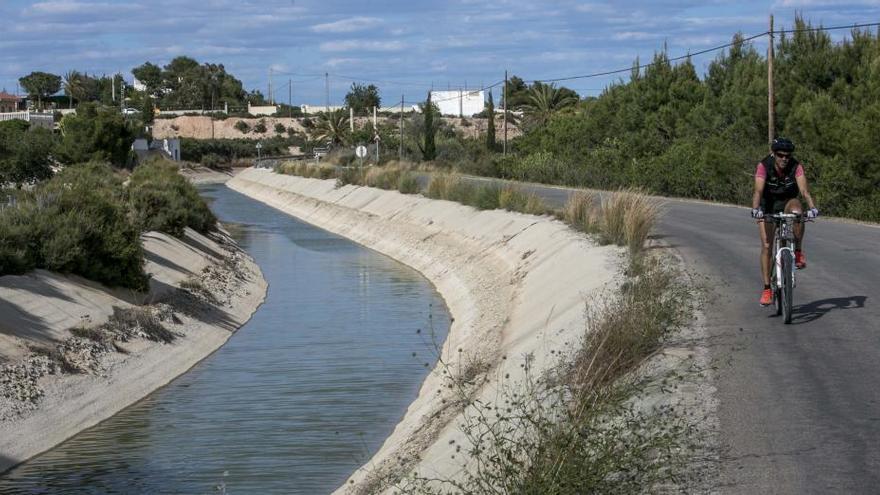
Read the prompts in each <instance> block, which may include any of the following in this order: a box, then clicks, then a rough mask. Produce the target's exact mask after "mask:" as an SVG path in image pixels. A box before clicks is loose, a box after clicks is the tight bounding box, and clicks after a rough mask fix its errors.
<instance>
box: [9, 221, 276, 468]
mask: <svg viewBox="0 0 880 495" xmlns="http://www.w3.org/2000/svg"><path fill="white" fill-rule="evenodd" d="M142 238H143V241H144V248H145V251H146V270H147V272H148V273H151V274H152V279H151V281H150V286H151V290H150V294H149V295H147V296H144V295H142V294H141V295H139V294H134V293H132V292H131V291H122V290H109V289H107V288H105V287H103V286H101V285H99V284H96V283H93V282H90V281H87V280H85V279H82V278H80V277H76V276H62V275H58V274H55V273H51V272H47V271H44V270H36V271H34V272H31V273H29V274H26V275H23V276H11V275H10V276H4V277H0V369H2V371H3V373H4V376H2V377H0V378H2V380H0V391H2V392H3V394H0V471H3V470H6V469H8V468H10V467H12V466H14V465H15V464H18V463H20V462H23V461H25V460H27V459H28V458H30V457H33V456H34V455H37V454H39V453H41V452H43V451H45V450H48V449H50V448H52V447H53V446H55V445H57V444H58V443H60V442H62V441H64V440H65V439H67V438H69V437H71V436H73V435H74V434H76V433H77V432H79V431H81V430H83V429H86V428H88V427H90V426H93V425H95V424H97V423H99V422H100V421H103V420H105V419H107V418H109V417H110V416H112V415H114V414H115V413H117V412H118V411H120V410H122V409H123V408H125V407H127V406H129V405H131V404H133V403H134V402H136V401H138V400H140V399H141V398H143V397H145V396H147V395H148V394H149V393H151V392H152V391H154V390H156V389H157V388H159V387H161V386H163V385H165V384H167V383H168V382H170V381H171V380H172V379H174V378H175V377H177V376H179V375H180V374H182V373H184V372H185V371H187V370H188V369H189V368H191V367H192V366H193V365H195V364H196V363H198V362H199V361H201V360H202V359H204V358H205V357H206V356H208V355H210V354H211V353H212V352H214V351H215V350H216V349H217V348H219V347H220V346H221V345H222V344H223V343H224V342H226V340H227V339H228V338H229V337H230V335H232V333H233V332H234V331H235V330H236V329H237V328H239V327H240V326H241V325H242V324H244V323H245V322H246V321H247V320H248V319H250V317H251V315H252V314H253V313H254V311H256V309H257V307H259V305H260V304H261V303H262V301H263V299H264V297H265V293H266V289H267V285H266V281H265V280H264V279H263V275H262V273H261V272H260V269H259V267H258V266H257V265H256V264H255V263H254V261H253V259H251V258H250V257H249V256H247V255H246V254H244V252H242V251H241V250H240V249H239V248H238V246H236V245H235V244H234V242H233V241H232V240H231V239H230V238H229V237H228V236H227V235H225V234H220V235H216V236H214V235H212V238H208V237H205V236H202V235H200V234H198V233H196V232H195V231H192V230H187V232H186V235H185V237H184V239H176V238H174V237H171V236H167V235H165V234H161V233H156V232H149V233H146V234H144V235H143V236H142ZM194 281H198V285H200V286H201V287H202V288H203V289H205V290H207V291H209V292H210V294H211V296H207V297H205V296H203V297H201V298H200V297H196V296H192V295H191V294H183V293H181V291H180V290H179V289H178V287H179V286H180V284H181V282H188V283H189V284H190V287H192V284H193V282H194ZM196 292H197V293H201V294H204V292H200V291H196ZM145 298H146V299H147V300H146V301H144V299H145ZM143 302H149V303H153V304H152V305H151V306H149V307H148V308H150V309H149V310H150V311H153V312H154V314H158V315H160V320H162V324H163V326H164V327H165V328H166V329H167V330H170V331H171V332H173V333H175V334H176V335H177V338H176V339H175V340H174V341H173V342H171V343H167V344H165V343H158V342H154V341H152V340H147V339H145V338H142V337H137V336H135V337H134V338H131V339H130V340H128V341H117V345H118V346H119V347H120V348H121V350H122V351H124V352H114V351H113V350H109V351H107V352H101V353H98V354H95V353H94V350H95V348H96V347H95V346H96V344H95V343H94V342H92V341H89V340H88V339H81V338H78V337H77V338H74V336H73V334H72V333H71V331H70V329H71V328H73V327H83V326H85V327H95V326H97V325H100V324H103V323H105V322H107V321H108V319H109V318H110V317H111V315H112V314H113V313H114V310H117V311H118V310H124V309H127V308H132V307H134V306H137V305H140V304H141V303H143ZM61 343H66V344H70V347H68V348H67V351H66V352H69V353H70V354H67V356H68V357H70V356H72V359H75V360H76V362H77V363H81V364H82V365H83V366H84V367H85V369H83V370H80V372H79V373H60V372H59V371H58V368H57V366H56V365H50V367H51V366H54V368H52V369H53V371H49V372H47V367H46V366H45V363H47V362H50V361H47V360H46V359H45V358H44V357H39V358H36V359H37V360H36V361H34V359H35V356H37V355H36V354H33V353H31V352H30V351H29V348H33V347H42V348H46V349H54V348H56V346H57V345H59V344H61ZM117 350H119V349H117ZM29 356H30V357H29ZM40 359H42V361H40ZM35 363H37V364H35ZM39 363H43V364H42V365H40V364H39Z"/></svg>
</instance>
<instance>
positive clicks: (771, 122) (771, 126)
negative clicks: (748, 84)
mask: <svg viewBox="0 0 880 495" xmlns="http://www.w3.org/2000/svg"><path fill="white" fill-rule="evenodd" d="M774 103H775V101H774V95H773V14H770V42H769V43H768V45H767V141H768V143H769V144H770V145H771V146H772V145H773V138H774V137H776V116H775V115H774V111H773V107H774V106H775V105H774Z"/></svg>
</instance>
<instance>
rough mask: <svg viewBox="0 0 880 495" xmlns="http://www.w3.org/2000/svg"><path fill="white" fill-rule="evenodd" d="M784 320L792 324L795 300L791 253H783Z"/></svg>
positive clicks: (782, 298)
mask: <svg viewBox="0 0 880 495" xmlns="http://www.w3.org/2000/svg"><path fill="white" fill-rule="evenodd" d="M781 261H782V291H781V292H782V297H781V298H780V299H781V300H782V301H781V302H782V319H783V320H785V323H791V307H792V302H793V300H794V294H793V292H794V272H793V269H794V260H793V259H792V255H791V251H784V252H783V253H782V260H781Z"/></svg>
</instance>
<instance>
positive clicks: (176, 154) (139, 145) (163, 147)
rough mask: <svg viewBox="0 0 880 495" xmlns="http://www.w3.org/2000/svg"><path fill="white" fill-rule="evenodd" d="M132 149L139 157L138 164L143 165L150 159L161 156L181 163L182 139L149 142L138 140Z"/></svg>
mask: <svg viewBox="0 0 880 495" xmlns="http://www.w3.org/2000/svg"><path fill="white" fill-rule="evenodd" d="M131 149H132V150H133V151H134V152H135V154H136V155H137V157H138V163H142V162H143V161H144V160H146V159H147V158H149V157H152V156H161V157H163V158H166V159H168V160H172V161H175V162H179V161H180V139H178V138H165V139H154V140H152V141H147V140H146V139H144V138H137V139H135V140H134V143H132V145H131Z"/></svg>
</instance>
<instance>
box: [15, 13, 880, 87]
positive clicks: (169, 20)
mask: <svg viewBox="0 0 880 495" xmlns="http://www.w3.org/2000/svg"><path fill="white" fill-rule="evenodd" d="M796 12H800V13H801V14H802V15H803V16H804V17H805V18H807V19H808V20H810V21H811V22H813V23H814V24H820V23H821V24H822V25H825V26H834V25H841V24H852V23H870V22H878V21H880V0H843V1H829V0H772V1H756V0H740V1H736V2H734V1H729V0H728V1H716V0H679V1H672V0H657V1H653V2H647V1H633V0H621V1H614V2H612V1H600V0H593V1H575V0H571V1H565V0H560V1H552V2H539V1H535V0H495V1H480V0H449V1H446V2H421V1H400V0H391V1H358V2H352V1H341V0H261V1H249V0H189V1H183V0H156V1H153V2H143V1H134V0H118V1H115V0H51V1H22V0H0V19H2V25H3V27H2V28H0V29H2V33H0V89H2V88H3V87H5V88H6V90H7V91H10V92H14V91H15V88H16V81H17V79H18V78H19V77H21V76H23V75H26V74H28V73H30V72H31V71H33V70H41V71H47V72H52V73H55V74H59V75H62V74H64V72H66V71H68V70H71V69H76V70H79V71H86V72H89V73H93V74H105V73H106V74H111V73H115V72H121V73H123V74H125V75H126V78H127V79H129V80H130V78H131V69H132V68H133V67H135V66H137V65H140V64H142V63H144V62H145V61H151V62H153V63H156V64H159V65H164V64H165V63H167V62H168V61H169V60H171V59H172V58H173V57H175V56H177V55H188V56H191V57H194V58H195V59H197V60H198V61H200V62H214V63H223V64H224V65H225V66H226V69H227V71H229V72H231V73H232V74H234V75H235V76H236V77H238V78H239V79H241V80H242V81H243V82H244V84H245V87H247V88H248V89H254V88H255V89H259V90H261V91H262V92H263V93H264V94H267V93H268V78H269V73H270V69H271V71H272V74H273V76H272V77H273V82H274V85H275V87H276V88H279V87H280V89H277V90H276V99H277V100H280V101H284V102H286V101H287V98H288V90H287V84H288V81H289V80H293V94H294V98H293V99H294V103H295V104H300V103H312V104H323V102H324V81H323V77H320V76H319V75H320V74H323V73H324V72H329V73H330V74H331V77H330V79H331V81H330V82H331V100H333V102H339V101H340V100H341V99H342V98H343V96H344V95H345V92H346V90H347V88H348V87H349V86H350V85H351V82H352V79H360V80H363V81H365V82H372V81H381V82H377V83H376V85H377V86H378V87H379V88H380V90H381V94H382V98H383V104H393V102H395V101H399V100H400V96H401V94H402V93H403V94H406V99H407V101H413V100H420V99H423V98H424V95H425V92H426V91H427V90H428V89H429V88H430V87H431V86H432V85H433V86H434V87H435V88H438V89H446V88H447V87H450V88H453V89H454V88H458V87H459V86H464V85H465V84H467V86H468V87H471V88H475V87H480V86H481V85H488V84H491V83H494V82H496V81H498V80H500V79H502V78H503V76H504V70H505V69H508V70H509V71H510V73H511V74H516V75H518V76H521V77H523V78H524V79H527V80H531V79H547V78H556V77H564V76H569V75H579V74H589V73H594V72H600V71H605V70H613V69H619V68H625V67H628V66H630V65H631V64H632V62H633V60H634V59H635V58H636V57H640V59H641V61H643V62H644V61H649V60H650V59H651V57H652V56H653V54H654V52H655V51H657V50H660V49H662V47H663V45H664V43H665V44H666V46H667V47H668V51H669V54H670V56H673V57H674V56H678V55H683V54H686V53H688V52H689V51H690V52H695V51H698V50H701V49H704V48H708V47H711V46H715V45H720V44H724V43H726V42H729V41H730V39H731V36H732V35H733V34H734V33H736V32H737V31H740V32H743V33H744V34H746V35H750V34H756V33H760V32H763V31H766V30H767V22H768V16H769V15H770V14H771V13H772V14H774V16H775V18H776V26H777V28H779V27H786V28H787V27H790V26H791V25H792V23H793V19H794V16H795V14H796ZM846 33H847V32H846V31H845V30H844V31H837V32H835V33H834V34H833V36H834V37H835V39H841V38H842V37H843V36H845V35H846ZM755 46H756V47H757V48H758V49H760V50H765V49H766V44H765V42H764V41H763V40H757V41H756V42H755ZM714 56H715V54H708V55H704V56H700V57H696V58H695V59H694V63H695V64H696V66H697V69H698V71H700V72H702V71H703V70H704V69H705V67H706V65H707V64H708V63H709V62H710V61H711V60H712V58H713V57H714ZM622 76H623V77H625V76H626V74H623V75H619V76H608V77H602V78H593V79H581V80H576V81H570V82H566V83H564V84H565V85H566V86H568V87H571V88H573V89H575V90H577V91H578V92H579V93H581V94H582V95H595V94H598V93H599V92H600V91H601V90H602V88H604V87H605V86H606V85H607V84H609V83H611V82H613V81H615V80H618V79H619V78H620V77H622ZM496 98H497V94H496Z"/></svg>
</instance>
